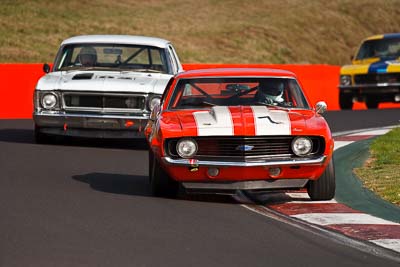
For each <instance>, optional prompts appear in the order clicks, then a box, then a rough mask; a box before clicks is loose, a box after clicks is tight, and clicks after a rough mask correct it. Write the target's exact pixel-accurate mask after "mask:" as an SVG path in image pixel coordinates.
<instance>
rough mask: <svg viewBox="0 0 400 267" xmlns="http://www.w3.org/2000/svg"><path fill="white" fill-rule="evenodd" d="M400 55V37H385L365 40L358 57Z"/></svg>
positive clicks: (394, 56) (391, 56)
mask: <svg viewBox="0 0 400 267" xmlns="http://www.w3.org/2000/svg"><path fill="white" fill-rule="evenodd" d="M376 57H379V58H393V59H395V58H398V57H400V38H384V39H377V40H368V41H365V42H364V43H363V44H362V45H361V47H360V50H359V51H358V53H357V56H356V59H357V60H362V59H367V58H376Z"/></svg>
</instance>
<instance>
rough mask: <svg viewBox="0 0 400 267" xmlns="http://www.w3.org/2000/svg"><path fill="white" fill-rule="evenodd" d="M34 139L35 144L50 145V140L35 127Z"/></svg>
mask: <svg viewBox="0 0 400 267" xmlns="http://www.w3.org/2000/svg"><path fill="white" fill-rule="evenodd" d="M34 137H35V142H36V144H48V143H50V138H49V136H48V135H47V134H44V133H42V132H41V131H40V127H39V126H37V125H35V129H34Z"/></svg>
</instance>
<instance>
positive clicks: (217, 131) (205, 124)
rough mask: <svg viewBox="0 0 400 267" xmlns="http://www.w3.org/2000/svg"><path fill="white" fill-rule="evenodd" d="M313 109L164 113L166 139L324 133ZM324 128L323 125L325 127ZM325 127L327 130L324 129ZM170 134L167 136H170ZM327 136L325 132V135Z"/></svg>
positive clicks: (221, 108) (245, 108) (244, 108)
mask: <svg viewBox="0 0 400 267" xmlns="http://www.w3.org/2000/svg"><path fill="white" fill-rule="evenodd" d="M316 117H317V116H315V114H314V112H313V111H312V110H294V109H293V110H280V109H277V108H273V107H272V108H268V107H266V106H231V107H225V106H215V107H212V108H211V109H210V110H195V111H194V110H182V111H170V112H166V113H165V114H163V118H162V124H163V126H164V127H162V128H163V129H164V131H166V132H164V133H163V134H165V135H164V136H167V135H168V136H171V137H172V136H232V135H236V136H255V135H303V134H310V131H311V129H312V131H313V132H314V133H315V129H322V130H323V131H325V129H326V128H327V124H326V122H325V120H324V119H323V118H322V117H320V116H319V117H320V118H317V120H322V121H319V122H318V121H313V120H315V119H316ZM321 123H322V124H323V125H322V124H321ZM324 128H325V129H324ZM167 132H168V133H167ZM323 134H325V132H324V133H323Z"/></svg>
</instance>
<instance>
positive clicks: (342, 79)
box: [340, 75, 351, 85]
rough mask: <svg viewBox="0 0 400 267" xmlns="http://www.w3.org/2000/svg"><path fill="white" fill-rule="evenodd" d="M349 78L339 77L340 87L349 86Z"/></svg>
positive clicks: (348, 76)
mask: <svg viewBox="0 0 400 267" xmlns="http://www.w3.org/2000/svg"><path fill="white" fill-rule="evenodd" d="M350 84H351V77H350V75H340V85H350Z"/></svg>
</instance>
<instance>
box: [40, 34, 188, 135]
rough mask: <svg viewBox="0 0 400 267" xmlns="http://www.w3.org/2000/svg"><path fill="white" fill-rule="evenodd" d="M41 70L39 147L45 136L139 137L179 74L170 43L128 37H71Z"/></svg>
mask: <svg viewBox="0 0 400 267" xmlns="http://www.w3.org/2000/svg"><path fill="white" fill-rule="evenodd" d="M43 70H44V71H45V72H46V75H44V76H43V77H42V78H41V79H40V80H39V81H38V83H37V85H36V88H35V94H34V111H33V119H34V122H35V140H36V142H38V143H42V142H46V141H47V139H48V136H49V135H61V136H78V137H94V138H135V137H139V138H143V137H144V134H143V130H144V127H145V125H146V123H147V120H148V118H149V115H150V112H151V110H152V109H153V107H154V106H155V105H156V104H157V103H159V101H160V98H161V95H162V93H163V92H164V90H165V87H166V86H167V84H168V82H169V81H170V79H171V77H172V76H173V75H175V74H176V73H178V72H182V71H183V69H182V66H181V63H180V61H179V58H178V56H177V54H176V52H175V49H174V48H173V46H172V44H171V43H170V42H169V41H167V40H163V39H160V38H154V37H144V36H128V35H85V36H76V37H72V38H69V39H67V40H65V41H63V42H62V43H61V46H60V49H59V51H58V53H57V56H56V59H55V61H54V64H53V66H52V68H51V67H50V66H49V65H48V64H44V66H43Z"/></svg>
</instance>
